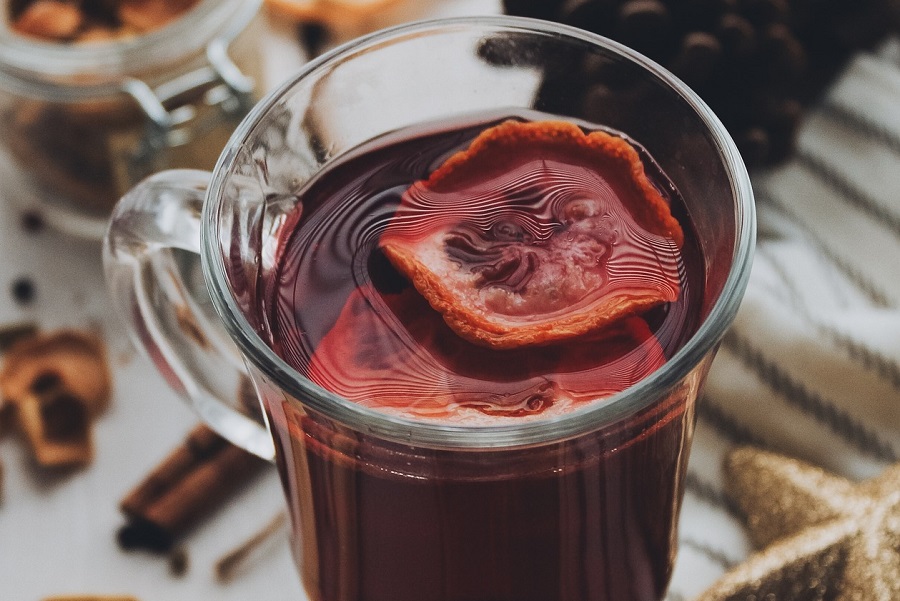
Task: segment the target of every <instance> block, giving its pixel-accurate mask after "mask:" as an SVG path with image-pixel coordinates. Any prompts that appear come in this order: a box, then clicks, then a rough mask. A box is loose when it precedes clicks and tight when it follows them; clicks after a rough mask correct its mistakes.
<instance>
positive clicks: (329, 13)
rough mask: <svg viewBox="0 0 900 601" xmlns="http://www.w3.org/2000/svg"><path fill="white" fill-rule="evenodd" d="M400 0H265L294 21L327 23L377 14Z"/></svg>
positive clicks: (271, 8) (336, 22)
mask: <svg viewBox="0 0 900 601" xmlns="http://www.w3.org/2000/svg"><path fill="white" fill-rule="evenodd" d="M399 1H400V0H266V5H267V6H268V7H269V9H270V10H271V11H272V12H274V13H276V14H278V15H282V16H285V17H287V18H289V19H293V20H295V21H322V22H324V23H328V24H342V23H346V22H348V21H351V22H354V21H358V20H360V19H365V18H368V17H371V16H373V15H375V14H377V13H378V12H379V11H381V10H384V9H386V8H388V7H390V6H391V5H393V4H397V3H398V2H399Z"/></svg>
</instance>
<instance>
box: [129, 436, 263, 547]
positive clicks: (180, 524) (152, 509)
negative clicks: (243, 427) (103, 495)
mask: <svg viewBox="0 0 900 601" xmlns="http://www.w3.org/2000/svg"><path fill="white" fill-rule="evenodd" d="M265 465H267V462H266V461H264V460H262V459H260V458H258V457H256V456H255V455H252V454H251V453H248V452H247V451H244V450H243V449H240V448H238V447H236V446H234V445H232V444H231V443H229V442H227V441H226V440H225V439H223V438H222V437H220V436H219V435H218V434H216V433H215V432H213V431H212V430H210V429H209V428H208V427H207V426H204V425H201V426H198V427H196V428H194V430H192V431H191V432H190V434H189V435H188V437H187V439H186V440H185V441H184V442H183V443H182V444H181V445H179V447H178V448H176V449H175V450H174V451H172V453H170V454H169V456H168V457H166V458H165V459H164V460H163V461H162V463H160V464H159V466H157V467H156V468H155V469H154V470H153V471H151V472H150V474H148V475H147V477H146V478H144V480H142V481H141V482H140V483H139V484H138V485H137V486H136V487H135V488H134V489H132V490H131V491H130V492H129V493H128V494H127V495H125V497H124V498H123V499H122V501H121V503H120V508H121V509H122V512H123V513H124V514H125V516H126V517H127V519H128V522H127V523H126V524H125V525H124V526H123V527H122V528H121V529H120V530H119V532H118V541H119V545H120V546H122V547H123V548H125V549H138V548H140V549H146V550H150V551H156V552H165V551H168V550H169V549H170V548H171V547H172V545H173V544H174V543H175V541H176V540H178V539H179V538H180V537H181V536H182V535H184V534H185V533H186V532H187V531H188V530H190V529H191V528H192V527H193V526H194V525H196V524H197V523H199V522H200V521H201V520H203V519H204V518H205V517H207V516H209V515H211V514H213V513H214V512H215V511H216V510H217V509H218V508H219V507H220V506H221V505H222V504H223V502H224V501H225V500H226V499H227V498H228V497H229V496H230V495H231V494H233V493H234V492H235V491H236V490H237V489H238V488H240V487H241V485H243V484H244V483H246V482H247V481H249V480H250V479H251V478H252V477H253V476H255V475H256V474H257V473H259V472H260V471H261V469H262V468H263V467H264V466H265Z"/></svg>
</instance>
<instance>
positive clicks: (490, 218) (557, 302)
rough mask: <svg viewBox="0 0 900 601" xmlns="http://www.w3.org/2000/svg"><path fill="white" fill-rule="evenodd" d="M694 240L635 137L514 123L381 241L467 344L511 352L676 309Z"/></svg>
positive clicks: (430, 183)
mask: <svg viewBox="0 0 900 601" xmlns="http://www.w3.org/2000/svg"><path fill="white" fill-rule="evenodd" d="M683 240H684V233H683V231H682V228H681V226H680V224H679V223H678V221H677V220H676V219H675V218H674V217H673V216H672V213H671V210H670V207H669V202H668V201H667V200H666V198H664V197H663V196H662V194H661V193H660V191H659V190H657V188H656V187H655V186H654V184H653V183H652V182H651V181H650V180H649V178H648V177H647V175H646V174H645V171H644V165H643V162H642V160H641V157H640V155H639V154H638V152H637V150H635V148H634V147H633V146H632V145H631V144H630V143H629V142H628V141H626V140H625V139H623V138H620V137H617V136H613V135H610V134H607V133H605V132H602V131H594V132H590V133H585V132H584V131H583V130H582V129H581V128H579V127H578V126H576V125H574V124H572V123H567V122H561V121H539V122H519V121H506V122H504V123H501V124H500V125H497V126H494V127H491V128H488V129H486V130H485V131H483V132H482V133H481V134H480V135H479V136H478V137H477V138H476V139H475V140H474V141H473V142H472V144H471V145H470V146H469V148H468V149H467V150H465V151H462V152H459V153H457V154H455V155H453V156H451V157H450V158H449V159H448V160H447V161H446V162H445V163H444V164H443V165H441V166H440V167H439V168H438V169H436V170H435V171H434V172H433V173H432V174H431V176H430V177H429V178H428V179H427V180H424V181H419V182H416V183H415V184H413V185H412V186H411V187H410V188H409V189H408V190H407V191H406V193H405V194H404V195H403V199H402V201H401V203H400V206H399V208H398V210H397V212H396V214H395V216H394V217H393V219H392V220H391V222H390V224H389V225H388V227H387V229H386V230H385V232H384V233H383V234H382V237H381V239H380V245H381V248H382V249H383V251H384V253H385V255H386V256H387V257H388V258H389V259H390V261H391V263H393V265H394V266H395V267H396V268H397V269H398V270H399V271H400V272H402V273H403V274H404V275H405V276H406V277H407V278H409V280H410V281H411V282H412V283H413V285H414V286H415V287H416V289H417V290H418V291H419V293H420V294H421V295H422V296H424V297H425V298H426V299H427V300H428V302H429V304H430V305H431V306H432V307H433V308H434V309H436V310H437V311H439V312H440V313H441V314H442V315H443V318H444V320H445V321H446V322H447V324H448V325H449V326H450V327H451V328H452V329H453V331H454V332H456V334H457V335H459V336H461V337H462V338H464V339H466V340H468V341H470V342H473V343H476V344H480V345H483V346H487V347H491V348H495V349H511V348H516V347H521V346H532V345H544V344H549V343H553V342H558V341H561V340H566V339H569V338H573V337H577V336H583V335H586V334H589V333H592V332H596V331H598V330H601V329H603V328H605V327H607V326H609V325H610V324H612V323H614V322H616V321H617V320H620V319H622V318H623V317H627V316H630V315H635V314H638V313H641V312H643V311H646V310H648V309H650V308H652V307H654V306H657V305H660V304H662V303H665V302H671V301H674V300H675V299H676V298H677V297H678V295H679V293H680V272H681V270H682V264H681V256H680V248H681V246H682V244H683Z"/></svg>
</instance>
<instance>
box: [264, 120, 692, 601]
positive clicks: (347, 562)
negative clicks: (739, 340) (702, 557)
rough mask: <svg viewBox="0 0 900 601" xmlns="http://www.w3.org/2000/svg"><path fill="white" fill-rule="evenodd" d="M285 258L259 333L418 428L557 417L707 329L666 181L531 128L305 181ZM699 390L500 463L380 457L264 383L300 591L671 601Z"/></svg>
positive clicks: (384, 145) (395, 140)
mask: <svg viewBox="0 0 900 601" xmlns="http://www.w3.org/2000/svg"><path fill="white" fill-rule="evenodd" d="M573 128H575V129H577V131H574V132H573ZM486 132H488V133H487V134H486ZM595 132H598V133H597V134H596V135H595V136H592V135H591V134H593V133H595ZM560 139H563V142H560V141H559V140H560ZM570 139H571V140H573V141H569V140H570ZM598 140H600V141H599V142H598ZM598 145H599V146H598ZM595 147H600V148H601V150H600V151H597V148H595ZM604 148H605V150H604ZM598 152H599V154H598ZM604 153H606V154H604ZM623 156H627V157H628V158H626V159H623V158H622V157H623ZM629 160H630V162H628V161H629ZM623 161H624V162H623ZM623 165H624V168H621V167H622V166H623ZM637 172H640V173H638V175H640V177H638V176H637V175H635V174H636V173H637ZM632 196H634V197H636V198H638V200H634V199H633V198H631V197H632ZM647 198H650V199H652V200H651V201H647V202H645V200H646V199H647ZM274 252H275V255H276V265H277V267H276V269H275V270H274V271H273V272H272V273H271V274H270V275H269V276H268V277H267V278H266V279H265V282H264V289H265V294H264V295H263V296H264V298H263V302H262V305H263V306H262V307H260V309H259V312H260V314H259V315H258V316H257V317H258V318H259V319H258V320H257V321H258V330H259V333H260V335H262V336H263V337H264V339H265V340H266V341H267V342H268V344H270V345H271V347H272V348H273V350H275V352H276V353H278V355H279V356H281V357H282V358H283V359H284V360H285V361H286V362H287V363H288V364H289V365H290V366H291V367H293V368H294V369H295V370H297V371H298V372H299V373H301V374H303V375H304V376H305V377H307V378H308V379H309V380H310V381H312V382H314V383H315V384H318V385H319V386H321V387H322V388H324V389H326V390H329V391H331V392H333V393H335V394H337V395H339V396H341V397H343V398H346V399H349V400H350V401H352V402H355V403H358V404H360V405H363V406H366V407H369V408H371V409H372V410H374V411H379V412H387V413H390V414H393V415H396V416H399V417H402V418H406V419H410V420H424V421H428V422H436V423H441V424H448V425H454V426H458V425H463V426H471V427H476V428H479V427H484V428H492V427H497V426H500V427H502V426H504V425H508V424H511V423H519V422H521V421H522V420H531V421H535V422H537V421H540V420H547V421H548V422H551V421H553V420H554V419H559V418H560V416H566V415H568V414H571V413H574V412H577V411H579V410H582V409H584V408H586V407H589V406H592V405H593V404H596V403H603V402H604V399H606V398H608V397H610V396H612V395H614V394H616V393H618V392H621V391H622V390H625V389H626V388H628V387H630V386H632V385H634V384H636V383H637V382H639V381H641V380H642V379H643V378H645V377H647V376H648V375H649V374H651V373H653V372H654V371H655V370H657V369H658V368H660V367H661V366H662V365H664V364H665V362H666V361H667V360H668V358H670V357H671V356H672V355H673V353H675V352H676V351H677V350H678V349H679V348H681V346H682V345H683V344H684V343H685V342H686V341H687V340H688V339H689V338H690V336H691V335H692V334H693V332H694V331H695V330H696V329H697V327H698V326H699V323H700V320H701V315H700V307H701V306H702V304H703V295H704V286H703V283H704V282H703V257H702V254H701V250H700V246H699V244H698V242H697V239H696V234H695V233H694V229H693V226H692V222H691V219H690V215H689V214H688V213H687V211H686V209H685V207H684V205H683V203H682V199H681V197H680V196H679V193H678V191H677V190H676V188H675V186H674V185H673V184H672V182H671V181H670V180H669V179H668V178H667V176H666V175H665V174H664V173H663V171H662V170H661V169H660V167H659V166H658V165H657V164H656V163H655V162H654V160H653V158H652V157H651V156H650V155H649V153H647V151H646V150H644V149H643V148H642V147H641V146H640V145H639V144H638V143H637V142H635V141H633V140H630V139H629V138H628V137H627V136H625V134H622V133H620V132H615V131H610V130H606V129H604V128H601V127H598V126H594V125H590V124H586V123H577V124H575V125H574V126H573V125H572V124H560V123H559V122H558V121H556V120H555V118H553V117H551V116H547V115H541V114H539V113H532V112H523V113H516V114H504V115H488V116H482V117H479V118H473V119H469V120H466V121H458V122H453V123H439V124H435V123H432V124H426V125H422V126H420V127H417V128H412V129H405V130H402V131H397V132H394V133H391V134H388V135H385V136H382V137H380V138H378V139H377V140H374V141H372V142H370V143H368V144H365V145H363V146H362V147H360V148H358V149H357V150H356V151H354V152H351V153H348V154H347V155H346V156H344V157H342V158H341V159H339V160H337V161H335V162H334V163H333V164H332V165H330V166H328V167H327V168H325V169H324V170H322V171H321V172H320V173H319V174H318V175H317V176H316V177H315V178H314V179H313V180H312V181H311V182H309V183H308V184H307V185H306V186H305V187H304V189H303V191H302V192H301V193H300V194H299V196H298V199H297V208H296V209H295V211H294V212H293V213H292V214H291V215H290V216H289V217H288V218H287V219H286V220H285V222H284V225H283V227H282V230H281V234H280V236H279V238H278V241H277V244H276V248H275V250H274ZM703 369H705V367H704V368H702V369H701V370H700V371H702V370H703ZM700 378H701V376H697V377H689V378H688V379H687V380H686V381H685V382H683V383H682V385H680V386H679V387H676V388H675V389H673V390H671V391H669V393H668V395H667V397H666V399H665V400H664V401H663V402H660V403H657V404H654V405H653V406H651V407H649V408H645V409H643V410H641V411H638V412H636V413H634V414H633V415H631V416H630V417H629V418H628V419H626V420H623V421H620V422H617V423H614V424H611V425H609V426H607V427H605V428H603V429H601V430H599V431H594V432H591V433H590V434H587V435H583V436H579V437H575V438H573V439H569V440H564V441H560V442H554V443H552V444H545V445H531V446H526V447H523V448H506V449H485V450H483V451H482V450H479V449H443V448H423V447H420V446H413V445H406V444H402V443H400V442H390V441H387V442H386V441H384V440H382V439H378V438H377V437H370V435H369V434H368V433H366V432H358V431H354V430H350V429H349V428H346V427H344V426H341V425H339V424H337V423H336V422H333V421H331V420H329V419H326V418H325V417H323V416H321V415H318V414H316V413H315V412H313V411H311V410H308V409H303V408H301V406H300V405H299V404H297V403H294V402H292V401H290V400H285V399H284V397H283V395H280V394H267V393H266V390H265V388H264V387H263V390H262V391H261V392H262V395H263V397H264V403H265V405H266V407H267V412H268V414H269V419H270V420H271V421H272V423H273V426H274V427H273V428H272V430H273V432H274V435H275V442H276V447H277V449H278V463H279V467H280V469H281V471H282V479H283V482H284V483H285V487H286V489H287V495H288V498H289V499H290V500H291V508H292V511H293V513H294V515H293V523H294V527H295V530H296V532H295V537H294V541H295V545H296V548H295V555H296V557H297V561H298V563H299V565H300V570H301V573H302V574H303V580H304V585H305V586H306V589H307V592H308V594H309V595H310V597H311V599H313V600H314V601H346V600H354V601H355V600H360V601H361V600H367V601H406V600H409V601H413V600H415V601H426V600H427V601H531V600H534V601H550V600H558V601H588V600H591V601H638V600H640V601H658V600H659V599H661V598H662V596H663V595H664V591H665V587H666V585H667V582H668V578H669V575H670V571H671V567H672V562H673V559H674V555H675V543H676V541H675V534H674V533H675V522H676V520H677V513H678V512H677V507H678V505H679V503H680V498H681V486H682V483H681V481H680V480H679V478H678V477H677V476H674V475H675V474H682V473H683V472H684V469H683V468H684V464H685V462H686V461H687V454H688V445H689V440H690V431H691V428H692V412H693V401H694V398H695V396H696V392H697V391H696V386H699V383H698V382H699V380H700ZM673 507H674V508H676V510H675V511H673Z"/></svg>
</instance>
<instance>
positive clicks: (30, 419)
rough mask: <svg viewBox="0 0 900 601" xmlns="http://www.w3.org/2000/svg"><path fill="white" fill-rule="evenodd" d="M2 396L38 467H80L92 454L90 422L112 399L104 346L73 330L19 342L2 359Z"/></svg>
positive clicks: (33, 337)
mask: <svg viewBox="0 0 900 601" xmlns="http://www.w3.org/2000/svg"><path fill="white" fill-rule="evenodd" d="M0 394H2V396H3V398H4V400H6V401H8V402H9V403H10V404H11V405H12V406H13V407H14V409H15V414H16V421H17V423H18V425H19V427H20V429H21V430H22V432H23V433H24V434H25V436H26V438H27V439H28V442H29V444H30V446H31V448H32V451H33V452H34V456H35V458H36V459H37V461H38V463H39V464H41V465H43V466H48V467H58V466H65V465H83V464H85V463H87V462H88V461H90V459H91V457H92V455H93V444H92V435H91V424H92V421H93V419H94V418H95V417H96V416H97V415H98V414H99V413H100V412H101V411H103V410H104V409H105V408H106V406H107V405H108V403H109V400H110V394H111V379H110V373H109V366H108V364H107V360H106V350H105V345H104V344H103V342H102V341H101V340H100V339H99V338H98V337H97V336H95V335H93V334H89V333H87V332H80V331H76V330H60V331H58V332H53V333H49V334H35V335H33V336H30V337H28V338H25V339H22V340H20V341H18V342H16V343H15V344H14V345H13V346H12V347H11V348H10V349H9V351H8V352H7V354H6V356H5V358H4V362H3V366H2V369H0Z"/></svg>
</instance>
